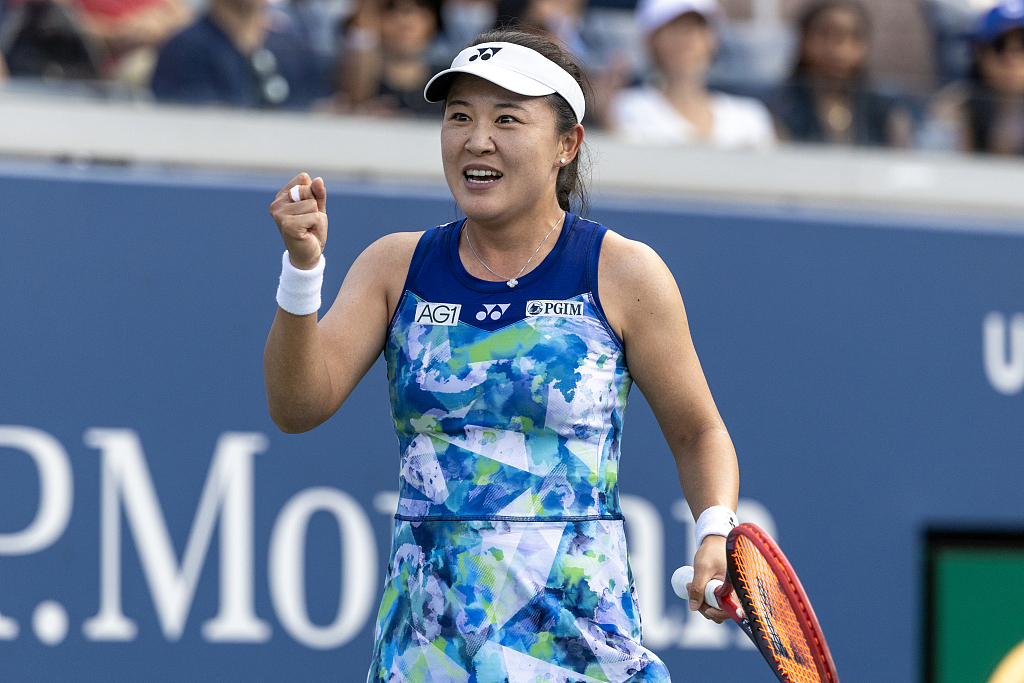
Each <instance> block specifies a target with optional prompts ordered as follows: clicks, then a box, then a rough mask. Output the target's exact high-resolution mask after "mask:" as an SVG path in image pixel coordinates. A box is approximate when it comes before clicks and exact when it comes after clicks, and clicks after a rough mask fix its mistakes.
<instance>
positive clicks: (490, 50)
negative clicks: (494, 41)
mask: <svg viewBox="0 0 1024 683" xmlns="http://www.w3.org/2000/svg"><path fill="white" fill-rule="evenodd" d="M500 49H501V48H500V47H485V48H480V49H479V50H477V54H475V55H473V56H472V57H470V58H469V61H471V62H475V61H476V58H477V57H479V58H480V59H482V60H484V61H486V60H488V59H490V58H491V57H493V56H494V55H496V54H498V50H500Z"/></svg>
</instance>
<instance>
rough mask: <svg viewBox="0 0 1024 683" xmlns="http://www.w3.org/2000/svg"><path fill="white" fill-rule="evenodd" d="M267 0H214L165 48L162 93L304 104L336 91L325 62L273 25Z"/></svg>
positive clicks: (160, 63)
mask: <svg viewBox="0 0 1024 683" xmlns="http://www.w3.org/2000/svg"><path fill="white" fill-rule="evenodd" d="M270 19H271V15H270V14H269V12H268V8H267V4H266V0H212V1H211V3H210V8H209V12H208V14H207V15H206V16H204V17H202V18H201V19H200V20H199V21H198V22H196V23H195V24H193V25H192V26H190V27H189V28H187V29H185V30H184V31H182V32H181V33H179V34H178V35H176V36H174V37H173V38H171V40H170V41H168V42H167V44H166V45H164V47H163V48H162V49H161V50H160V55H159V58H158V60H157V65H156V71H155V72H154V74H153V82H152V88H153V94H154V95H155V96H156V98H157V99H158V100H163V101H170V102H182V103H188V104H215V103H216V104H226V105H231V106H236V107H271V108H274V107H284V108H289V109H304V108H308V107H310V106H311V105H312V104H313V103H314V102H315V101H316V100H318V99H319V98H325V97H328V96H329V95H330V94H331V87H330V82H331V79H330V74H329V73H328V72H327V71H326V70H325V69H324V68H323V62H322V61H321V60H320V59H318V58H317V55H316V54H315V53H314V52H313V51H312V50H311V49H310V48H309V47H308V46H307V45H306V44H305V43H303V42H302V41H300V40H299V39H298V38H296V37H295V36H294V35H292V34H290V33H288V32H286V31H283V30H281V29H280V28H277V27H274V26H272V25H271V23H272V22H271V20H270Z"/></svg>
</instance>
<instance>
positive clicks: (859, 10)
mask: <svg viewBox="0 0 1024 683" xmlns="http://www.w3.org/2000/svg"><path fill="white" fill-rule="evenodd" d="M834 10H843V11H846V12H852V13H853V14H855V15H857V19H858V20H859V21H860V25H861V26H862V27H863V28H864V34H865V35H867V34H869V33H871V15H870V14H868V11H867V9H866V8H865V7H864V5H863V4H861V3H860V2H859V0H817V1H816V2H812V3H810V4H809V5H807V6H806V7H804V9H803V11H802V12H801V13H800V17H799V19H798V20H797V28H798V30H799V32H800V40H799V42H798V43H797V46H798V47H797V49H798V50H799V53H798V59H797V63H796V65H795V66H794V67H793V74H792V75H793V78H800V77H803V76H806V75H807V70H808V65H807V61H806V59H805V57H804V41H805V40H806V39H807V34H808V33H810V32H811V26H813V25H814V24H815V22H817V21H818V19H820V18H821V16H822V15H824V14H826V13H827V12H832V11H834ZM863 75H864V74H863V73H860V74H857V76H858V77H862V76H863Z"/></svg>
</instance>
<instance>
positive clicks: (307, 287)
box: [277, 250, 327, 315]
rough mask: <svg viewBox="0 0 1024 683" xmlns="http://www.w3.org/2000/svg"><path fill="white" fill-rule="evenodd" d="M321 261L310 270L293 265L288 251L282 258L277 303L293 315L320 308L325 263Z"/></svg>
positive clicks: (315, 310) (304, 313)
mask: <svg viewBox="0 0 1024 683" xmlns="http://www.w3.org/2000/svg"><path fill="white" fill-rule="evenodd" d="M326 262H327V260H326V259H325V258H324V255H323V254H320V261H319V262H318V263H317V264H316V266H314V267H313V268H310V269H309V270H300V269H298V268H296V267H295V266H293V265H292V261H291V258H290V257H289V255H288V251H287V250H285V252H284V256H283V257H282V258H281V282H280V284H278V286H277V305H278V306H280V307H281V308H283V309H284V310H286V311H288V312H289V313H291V314H292V315H309V314H310V313H316V312H317V311H319V310H320V288H321V287H322V286H323V284H324V264H325V263H326Z"/></svg>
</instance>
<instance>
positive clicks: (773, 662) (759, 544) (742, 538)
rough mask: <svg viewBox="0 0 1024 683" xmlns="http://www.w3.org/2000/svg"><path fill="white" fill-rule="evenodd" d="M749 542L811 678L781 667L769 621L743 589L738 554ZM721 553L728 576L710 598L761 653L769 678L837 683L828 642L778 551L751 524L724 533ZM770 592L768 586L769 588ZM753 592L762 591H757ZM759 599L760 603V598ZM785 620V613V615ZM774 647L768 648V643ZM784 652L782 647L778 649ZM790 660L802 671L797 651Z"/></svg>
mask: <svg viewBox="0 0 1024 683" xmlns="http://www.w3.org/2000/svg"><path fill="white" fill-rule="evenodd" d="M747 542H749V544H750V545H752V546H753V549H754V550H755V551H756V552H757V553H758V554H760V556H761V557H762V558H763V559H764V562H765V563H766V564H767V566H768V568H769V570H770V571H771V574H773V575H774V577H775V579H776V581H777V582H778V588H779V589H781V591H782V593H783V595H784V596H785V598H786V601H788V603H789V607H790V608H791V609H792V615H793V616H794V617H795V619H796V622H797V624H798V625H799V629H800V632H801V634H802V635H803V638H804V640H805V641H806V645H807V652H808V653H809V654H810V656H811V659H812V660H813V662H814V668H815V669H816V670H817V676H818V677H817V679H814V678H811V677H808V676H794V675H790V673H789V672H788V671H787V669H792V668H793V667H790V666H789V665H787V664H786V662H784V661H782V660H783V659H786V657H782V658H780V657H779V656H778V655H777V654H776V652H775V651H774V649H780V648H779V645H778V644H781V640H780V636H779V634H778V632H777V631H776V628H775V626H774V624H773V623H771V622H770V621H769V622H766V618H767V617H768V615H764V614H759V608H758V605H757V601H756V600H754V599H753V598H752V597H751V595H750V594H749V590H750V589H751V588H752V587H750V586H747V585H746V582H745V579H744V578H743V574H744V571H743V568H742V567H741V566H740V563H741V561H742V560H740V559H739V558H738V556H739V555H740V554H741V553H742V552H744V549H743V546H744V545H746V543H747ZM726 555H727V558H728V566H729V576H728V579H729V580H728V581H726V582H725V583H724V584H722V585H721V586H720V587H719V588H718V589H717V590H715V597H716V598H717V599H718V603H719V605H721V608H722V609H723V610H724V611H725V612H726V613H728V614H729V616H730V617H732V619H733V621H735V622H736V623H737V624H739V626H740V628H742V629H743V631H744V632H745V633H746V634H747V636H749V637H750V639H751V640H752V641H753V643H754V645H755V646H756V647H757V649H758V650H759V651H760V652H761V654H762V655H763V656H764V658H765V659H766V660H768V664H769V665H770V666H771V667H772V670H773V671H774V672H775V675H776V676H778V678H779V680H780V681H782V682H783V683H811V682H815V681H820V682H821V683H839V675H838V674H837V673H836V667H835V664H834V663H833V662H832V655H831V653H830V652H829V649H828V643H826V642H825V637H824V635H823V634H822V632H821V626H820V625H819V624H818V618H817V617H816V616H815V614H814V609H813V608H812V607H811V602H810V600H808V599H807V593H806V592H805V591H804V589H803V586H802V585H800V579H798V578H797V576H796V572H794V571H793V567H792V565H790V563H789V560H787V559H786V556H785V555H784V554H783V553H782V550H781V549H779V546H778V544H776V543H775V541H773V540H772V538H771V537H770V536H769V535H768V534H767V533H765V531H764V530H763V529H761V528H760V527H758V526H757V525H756V524H750V523H745V524H740V525H739V526H737V527H736V528H735V529H733V530H732V531H731V532H730V533H729V537H728V539H727V540H726ZM769 588H771V587H769ZM758 590H763V587H759V588H758ZM761 597H762V601H763V599H764V598H763V596H761ZM786 616H787V617H788V616H789V615H786ZM773 643H774V644H773ZM781 649H782V650H783V651H785V648H781ZM789 659H790V660H791V661H795V662H796V666H797V667H798V668H802V669H804V670H805V671H806V670H809V669H810V667H808V666H806V664H805V663H804V662H802V661H801V657H800V654H799V653H795V654H792V655H789Z"/></svg>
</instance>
